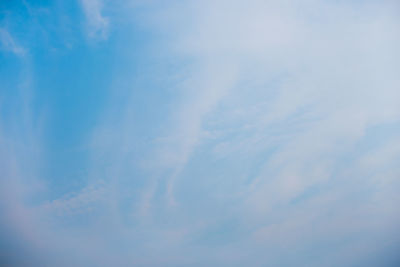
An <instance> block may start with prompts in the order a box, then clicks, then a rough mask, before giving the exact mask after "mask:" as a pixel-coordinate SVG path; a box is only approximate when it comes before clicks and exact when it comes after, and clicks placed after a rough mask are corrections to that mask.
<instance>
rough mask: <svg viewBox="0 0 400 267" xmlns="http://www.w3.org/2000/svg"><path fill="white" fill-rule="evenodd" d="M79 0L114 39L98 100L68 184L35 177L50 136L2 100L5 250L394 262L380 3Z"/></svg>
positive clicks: (394, 177) (117, 259)
mask: <svg viewBox="0 0 400 267" xmlns="http://www.w3.org/2000/svg"><path fill="white" fill-rule="evenodd" d="M80 6H81V8H82V10H83V12H84V14H85V16H86V22H87V28H84V29H86V30H87V31H88V33H89V36H92V37H96V38H97V37H100V38H101V39H103V40H104V42H105V43H107V42H109V45H110V46H111V48H110V50H107V51H108V52H110V51H111V52H112V53H113V61H110V62H111V63H109V62H107V64H109V65H107V70H108V71H109V73H108V75H109V76H110V77H111V78H110V80H111V81H110V83H109V85H107V88H108V94H107V101H105V102H104V103H102V104H101V107H100V108H99V110H101V112H99V115H98V118H96V119H95V121H96V123H94V124H93V126H92V127H91V128H90V129H89V130H88V131H87V132H85V134H82V136H81V138H80V147H83V149H82V150H84V151H85V153H87V158H85V161H84V162H85V171H84V177H83V178H82V180H80V182H79V183H78V186H76V185H75V184H73V181H72V180H71V182H70V187H69V188H74V190H66V189H64V190H60V192H58V191H56V190H55V189H54V188H58V187H56V186H54V184H57V181H59V183H60V184H61V180H57V179H60V178H57V177H53V178H52V179H47V180H46V179H44V178H40V177H41V175H43V173H45V172H44V171H43V170H46V168H47V167H46V166H48V165H49V164H50V161H49V159H48V158H47V157H46V153H45V151H49V150H54V149H56V147H52V146H51V145H49V144H47V143H46V142H43V141H42V136H41V131H40V128H41V126H40V124H38V123H36V122H37V121H38V119H37V118H35V114H36V113H35V112H31V113H28V114H25V115H24V117H18V116H16V115H15V114H13V113H9V116H15V120H17V121H25V122H29V123H28V126H29V127H28V126H26V129H27V130H26V131H23V129H21V128H16V130H15V132H18V133H20V132H24V134H18V135H14V134H10V129H11V126H10V124H8V123H7V122H2V123H1V124H0V159H2V160H1V162H2V165H0V166H1V168H0V171H1V172H0V173H1V176H2V177H3V178H2V179H1V180H0V182H1V188H2V190H1V191H0V192H2V194H1V195H2V197H1V198H0V204H1V214H2V216H1V218H2V220H1V225H0V233H6V232H7V231H8V230H7V229H9V228H12V231H11V233H12V234H9V236H8V237H7V239H6V240H7V241H6V242H4V243H0V246H1V247H9V249H8V250H7V251H6V253H7V254H6V255H1V257H2V259H4V261H10V262H11V261H12V264H14V265H21V266H39V265H40V266H42V265H43V264H45V265H46V264H47V265H48V266H54V265H57V266H243V265H250V266H396V264H397V263H398V261H399V260H400V259H399V258H398V256H397V255H396V251H397V250H398V248H399V241H400V240H399V239H398V237H397V233H398V226H399V224H400V216H399V212H398V211H399V210H398V207H397V206H398V204H399V201H400V199H399V196H398V193H397V191H398V189H399V186H400V184H399V183H400V180H399V177H400V167H399V164H398V162H399V160H400V138H399V136H400V121H399V118H400V108H399V106H400V105H398V102H399V100H400V91H399V88H400V79H399V78H398V70H399V69H400V51H399V50H398V47H399V46H400V35H399V29H400V27H399V26H400V21H399V18H398V15H397V14H398V12H399V8H400V7H399V5H398V4H397V3H396V2H395V1H366V2H362V3H361V2H359V1H350V2H349V1H346V2H344V1H329V0H325V1H322V0H321V1H317V0H310V1H279V2H277V1H258V0H251V1H246V2H243V1H225V0H219V1H208V0H205V1H201V2H198V1H186V2H185V3H181V2H179V3H178V1H176V2H175V1H172V2H171V3H170V4H168V5H166V4H163V3H160V2H158V1H153V2H149V3H142V2H140V1H135V2H133V3H130V4H129V5H127V4H126V3H121V2H119V1H117V2H116V3H115V6H113V8H112V10H109V12H107V14H110V15H109V17H107V18H106V17H105V16H104V15H102V12H103V11H104V10H103V9H105V8H103V4H102V2H101V1H81V2H80ZM104 12H105V11H104ZM110 23H112V25H113V27H112V29H111V28H109V24H110ZM117 29H118V30H117ZM113 30H115V36H113V35H112V31H113ZM110 32H111V34H110ZM0 34H1V35H0V37H1V42H2V44H3V47H5V50H7V51H12V52H14V54H21V51H24V50H22V48H20V47H19V46H17V45H16V43H15V42H14V41H13V39H12V38H11V34H10V33H9V32H8V31H5V30H2V31H0ZM118 34H120V35H118ZM107 38H108V39H109V40H107ZM89 45H93V47H91V48H90V49H91V51H96V49H99V48H98V47H94V46H95V45H96V44H89ZM97 45H98V44H97ZM69 49H74V48H73V47H72V48H71V47H70V48H69ZM107 49H108V48H107ZM18 51H20V52H18ZM29 51H30V50H29ZM111 52H110V53H111ZM96 56H97V57H96V59H98V60H99V61H98V62H99V63H98V64H100V65H101V64H102V63H101V62H102V61H101V60H104V58H103V57H101V56H99V54H96ZM18 60H26V59H18ZM82 62H84V61H83V59H82ZM96 62H97V61H96ZM114 62H116V63H114ZM96 65H97V64H96ZM96 65H95V66H94V67H93V68H94V69H96ZM32 72H34V71H32ZM88 79H89V80H91V79H92V80H94V79H96V77H89V78H88ZM59 82H62V81H59ZM87 83H88V84H89V85H90V84H91V83H90V82H87ZM54 86H56V85H54ZM89 87H90V86H89ZM89 87H88V88H87V90H95V89H96V88H89ZM30 90H32V91H34V92H36V91H38V90H39V89H38V88H35V85H34V84H33V85H31V86H30ZM25 94H26V93H22V95H25ZM82 94H83V93H82ZM4 96H5V97H6V96H7V94H4ZM0 97H2V95H1V94H0ZM0 99H1V98H0ZM27 110H30V108H29V107H27ZM3 114H5V113H4V112H3V113H2V114H1V116H3ZM10 114H11V115H10ZM0 118H1V117H0ZM93 120H94V119H93ZM45 130H46V128H44V130H43V131H44V132H45ZM72 131H73V130H72ZM43 135H44V136H46V134H43ZM82 150H79V151H82ZM69 153H71V152H69ZM78 154H79V152H76V156H77V157H82V155H78ZM68 155H70V154H68ZM85 155H86V154H85ZM25 166H31V167H30V168H31V169H29V168H25ZM38 166H44V167H40V168H38ZM61 171H62V169H60V172H61ZM32 173H33V174H32ZM32 176H34V177H32ZM61 176H62V173H60V177H61ZM63 183H64V184H68V182H63ZM72 184H73V185H72ZM52 185H53V186H52ZM68 185H69V184H68ZM29 188H31V189H29ZM28 189H29V190H28ZM65 191H68V192H67V193H66V194H65V193H64V192H65ZM41 194H42V197H40V195H41ZM7 242H8V243H7ZM9 244H13V246H9ZM19 251H23V252H24V254H23V255H24V257H23V260H21V261H19V260H17V257H16V254H15V253H17V252H19Z"/></svg>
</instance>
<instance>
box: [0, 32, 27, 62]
mask: <svg viewBox="0 0 400 267" xmlns="http://www.w3.org/2000/svg"><path fill="white" fill-rule="evenodd" d="M0 49H1V50H5V51H9V52H12V53H14V54H16V55H17V56H23V55H25V53H26V50H25V49H24V48H23V47H21V46H20V45H18V44H17V43H16V42H15V40H14V38H13V37H12V36H11V35H10V33H9V32H8V31H7V30H6V29H4V28H0Z"/></svg>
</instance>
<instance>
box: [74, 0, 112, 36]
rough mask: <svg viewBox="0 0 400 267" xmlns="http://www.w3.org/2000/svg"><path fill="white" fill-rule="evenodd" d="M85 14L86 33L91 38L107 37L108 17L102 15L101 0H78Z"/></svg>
mask: <svg viewBox="0 0 400 267" xmlns="http://www.w3.org/2000/svg"><path fill="white" fill-rule="evenodd" d="M80 2H81V5H82V8H83V11H84V13H85V16H86V21H87V28H88V35H89V37H91V38H99V39H107V37H108V33H109V19H108V18H107V17H104V16H103V15H102V7H103V2H102V1H101V0H80Z"/></svg>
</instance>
